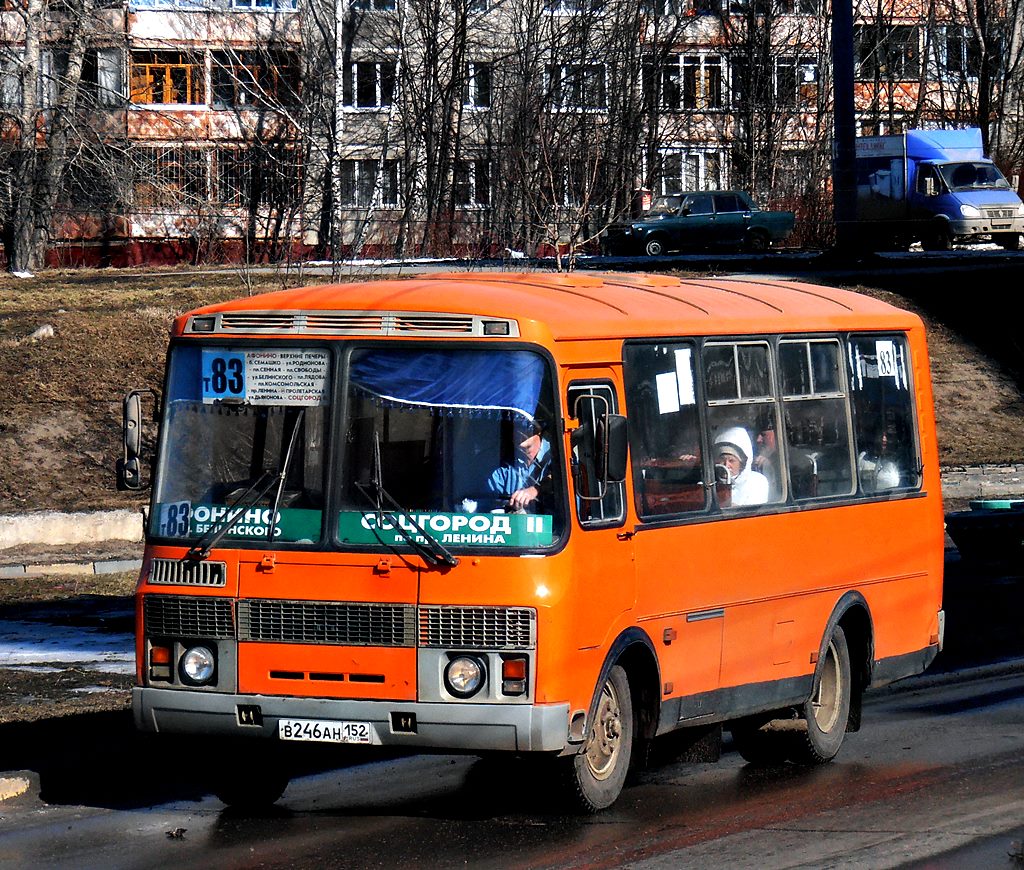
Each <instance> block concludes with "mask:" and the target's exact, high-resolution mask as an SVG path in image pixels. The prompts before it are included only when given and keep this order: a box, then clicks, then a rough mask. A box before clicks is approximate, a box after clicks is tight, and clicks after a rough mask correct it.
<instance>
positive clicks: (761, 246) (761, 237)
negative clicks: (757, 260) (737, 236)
mask: <svg viewBox="0 0 1024 870" xmlns="http://www.w3.org/2000/svg"><path fill="white" fill-rule="evenodd" d="M770 244H771V240H770V239H769V238H768V234H767V233H766V232H764V231H763V230H751V231H750V232H749V233H747V244H746V248H747V250H748V251H750V252H751V253H752V254H760V253H762V252H763V251H767V250H768V248H769V246H770Z"/></svg>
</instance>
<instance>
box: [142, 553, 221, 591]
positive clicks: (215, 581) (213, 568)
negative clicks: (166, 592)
mask: <svg viewBox="0 0 1024 870" xmlns="http://www.w3.org/2000/svg"><path fill="white" fill-rule="evenodd" d="M227 568H228V566H227V565H226V564H225V563H224V562H194V561H191V560H190V561H187V562H182V561H181V559H154V560H153V561H152V562H151V563H150V566H149V579H148V581H147V582H149V583H153V584H155V585H165V586H223V585H224V584H225V582H226V581H227Z"/></svg>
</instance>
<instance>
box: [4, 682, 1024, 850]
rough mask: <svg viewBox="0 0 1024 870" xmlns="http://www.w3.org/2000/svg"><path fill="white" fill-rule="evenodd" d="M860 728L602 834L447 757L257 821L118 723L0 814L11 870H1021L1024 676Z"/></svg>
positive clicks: (715, 782) (313, 788)
mask: <svg viewBox="0 0 1024 870" xmlns="http://www.w3.org/2000/svg"><path fill="white" fill-rule="evenodd" d="M864 720H865V723H864V730H862V731H861V732H860V733H858V734H852V735H849V736H848V738H847V742H846V744H845V745H844V747H843V750H842V751H841V753H840V756H839V758H838V759H837V760H836V761H835V762H833V763H832V764H830V765H826V766H824V767H821V768H817V769H813V770H804V769H800V768H795V767H792V766H788V765H787V766H781V767H775V768H756V767H751V766H749V765H746V764H744V763H743V762H742V760H741V759H740V758H739V756H738V755H736V754H735V753H734V752H731V751H729V748H728V745H727V747H726V749H727V751H726V752H725V754H724V755H723V758H722V761H721V762H720V763H719V764H717V765H712V764H706V765H705V764H697V765H693V764H681V763H674V762H671V761H669V762H665V763H662V764H660V765H658V766H656V767H655V768H653V769H652V770H649V771H647V772H646V773H644V774H642V775H641V777H640V780H639V782H638V783H637V784H636V785H634V786H632V787H629V788H627V789H626V791H625V792H624V793H623V795H622V798H621V799H620V800H619V802H618V803H617V804H616V805H615V806H614V807H613V808H612V809H611V810H609V811H607V812H605V813H603V814H600V815H597V816H593V817H576V816H568V815H564V814H560V813H559V812H558V810H557V808H552V807H545V806H544V804H543V797H544V796H543V795H542V794H540V793H538V789H537V784H536V783H535V782H532V781H531V780H530V777H529V776H528V769H525V768H520V767H518V766H517V765H515V764H510V763H508V762H498V761H490V760H478V759H474V758H459V757H444V756H414V757H410V758H401V759H386V758H381V759H380V760H378V761H376V762H374V763H369V764H366V763H357V764H352V765H351V766H348V767H343V768H340V769H337V770H332V771H328V772H322V773H318V774H315V775H310V776H304V777H301V778H298V779H296V780H294V781H293V782H292V784H291V785H290V786H289V788H288V791H287V792H286V793H285V796H284V798H282V800H281V801H280V803H279V806H278V807H277V808H276V809H275V810H274V811H273V812H271V813H268V814H265V815H262V816H257V817H252V816H246V815H244V814H238V813H236V812H234V811H230V810H226V809H225V808H224V807H223V805H222V804H221V803H220V802H219V801H218V800H217V799H216V798H214V797H212V796H209V795H205V794H203V789H202V786H201V785H200V784H199V781H198V778H197V777H198V773H199V772H200V771H201V769H202V761H203V758H204V746H203V741H197V740H192V741H189V742H187V743H186V742H178V743H176V744H174V745H173V746H170V747H169V746H168V745H167V744H166V743H161V744H160V749H159V751H157V749H158V747H157V744H155V743H153V742H152V741H151V740H150V741H147V740H142V739H139V738H134V739H128V738H127V737H126V735H125V734H124V733H119V732H121V731H122V729H123V727H124V723H123V722H119V721H117V719H116V717H111V718H109V719H108V721H107V723H106V726H105V728H104V727H101V728H99V729H96V728H95V723H92V725H86V724H82V729H81V730H80V731H79V732H78V734H77V735H76V734H75V733H74V732H71V733H64V734H57V733H54V734H51V735H44V736H45V737H48V739H49V741H50V745H51V746H52V748H53V751H54V752H55V753H57V754H60V753H61V752H64V753H69V754H71V755H74V756H76V757H80V758H81V761H82V765H81V767H80V770H79V771H78V775H77V776H72V775H65V778H64V780H63V781H62V780H61V778H60V777H59V776H58V775H57V774H56V773H52V772H51V773H50V774H47V773H45V772H44V774H43V775H42V783H41V785H42V799H41V798H40V797H39V794H38V793H37V792H35V791H33V792H32V793H29V794H26V795H23V796H22V797H18V798H14V799H12V800H8V801H6V802H4V803H3V804H0V867H25V866H49V867H63V866H67V867H72V866H73V867H76V868H86V867H105V868H106V867H154V866H158V865H159V866H165V865H168V864H173V865H176V866H179V867H189V866H203V867H255V866H261V867H325V866H330V867H345V868H347V867H352V868H356V867H395V868H400V867H401V868H408V867H464V866H472V867H482V868H490V867H494V868H499V867H501V868H505V867H523V868H545V867H581V868H582V867H587V868H592V867H594V868H600V867H620V866H630V867H638V868H668V867H684V866H692V867H707V866H732V867H757V868H759V870H767V868H781V867H873V868H874V867H895V866H903V865H913V864H914V862H917V861H922V860H924V859H926V858H930V859H931V861H930V863H927V864H922V865H920V866H934V867H954V866H955V867H971V866H976V867H992V866H1007V867H1012V866H1014V865H1013V863H1012V862H1011V859H1010V858H1009V857H1008V855H1007V853H1008V852H1009V851H1010V849H1011V842H1012V840H1014V839H1015V838H1019V837H1020V829H1021V826H1022V825H1024V673H1020V672H1017V673H1011V674H1008V675H1005V676H1001V677H989V678H984V679H971V680H966V681H956V682H952V683H949V684H940V685H933V686H925V687H923V688H920V689H917V690H903V691H885V690H883V691H880V692H875V693H872V695H871V696H870V697H869V699H868V700H867V703H866V705H865V717H864ZM7 736H9V735H7ZM253 748H254V752H253V763H254V764H258V763H259V745H258V744H254V747H253ZM168 749H170V750H171V751H170V752H168V751H167V750H168ZM90 756H92V757H91V758H90ZM353 757H354V756H352V755H350V756H349V758H353ZM143 765H145V769H143V768H142V766H143ZM147 770H148V771H149V772H151V774H152V776H151V775H150V773H147ZM161 773H163V774H164V778H165V782H163V783H162V784H161V785H159V786H157V785H156V784H155V783H154V782H153V777H155V776H159V775H160V774H161ZM1015 832H1016V833H1015ZM979 850H982V851H979ZM1000 853H1001V854H1002V855H1003V856H1006V857H1005V862H1006V863H1005V864H1002V863H996V864H993V863H991V862H992V855H993V854H1000ZM972 855H973V856H974V858H973V859H972V858H971V856H972ZM972 860H973V861H977V862H978V863H972ZM949 862H952V863H949Z"/></svg>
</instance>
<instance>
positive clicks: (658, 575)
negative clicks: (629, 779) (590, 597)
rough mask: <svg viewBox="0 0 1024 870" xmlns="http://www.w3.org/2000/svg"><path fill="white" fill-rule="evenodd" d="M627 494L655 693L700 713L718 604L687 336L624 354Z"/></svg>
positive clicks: (719, 621)
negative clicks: (634, 517)
mask: <svg viewBox="0 0 1024 870" xmlns="http://www.w3.org/2000/svg"><path fill="white" fill-rule="evenodd" d="M624 357H625V371H626V374H625V379H626V405H627V414H628V417H629V436H630V452H631V461H632V470H633V491H634V497H635V500H636V511H637V514H638V516H639V518H640V524H639V526H638V528H637V532H636V535H635V537H634V539H633V543H634V552H635V571H636V577H637V620H638V624H639V625H640V626H641V627H642V628H643V629H644V630H645V631H646V632H647V634H648V636H649V637H650V638H651V640H652V642H653V643H654V645H655V649H656V650H657V652H658V657H659V662H660V666H661V682H662V694H663V696H678V695H680V694H685V695H687V696H698V697H697V698H696V699H695V701H694V704H693V707H694V709H688V710H685V711H681V717H682V718H691V717H695V716H702V715H706V714H707V713H710V712H713V711H712V710H710V709H707V708H706V705H707V703H708V701H707V700H706V699H705V700H703V701H702V700H701V699H700V697H699V696H700V695H701V694H702V693H706V692H713V691H714V690H715V689H717V688H718V687H719V679H720V669H721V660H722V639H723V631H724V622H725V611H724V609H723V607H722V606H721V597H720V595H719V590H718V584H717V583H716V582H715V577H714V575H713V574H710V573H709V566H710V565H711V563H712V562H713V558H712V555H713V554H712V553H711V552H710V550H709V548H708V546H707V543H706V538H707V534H706V532H707V529H708V524H707V523H695V522H693V520H695V519H699V518H700V517H702V516H706V515H707V511H708V508H709V502H710V493H711V486H710V485H709V483H708V480H707V478H708V472H706V470H705V465H706V463H705V461H704V458H703V457H704V456H705V454H706V450H707V448H706V446H705V444H704V443H703V442H704V435H703V432H702V427H701V425H700V414H699V412H698V405H697V391H696V389H695V368H696V350H695V346H694V344H693V342H688V341H662V342H650V343H644V344H631V345H627V346H626V348H625V351H624Z"/></svg>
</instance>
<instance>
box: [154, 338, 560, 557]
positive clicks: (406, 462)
mask: <svg viewBox="0 0 1024 870" xmlns="http://www.w3.org/2000/svg"><path fill="white" fill-rule="evenodd" d="M331 369H332V354H331V352H330V351H329V350H327V349H326V348H322V347H321V348H296V347H293V346H289V347H259V348H251V347H245V348H238V347H232V348H228V347H198V346H179V347H176V348H174V350H173V352H172V354H171V362H170V372H169V377H168V385H167V402H166V409H165V413H164V420H163V438H162V451H161V455H160V458H159V464H158V468H157V473H156V479H155V483H154V509H153V511H152V512H151V516H150V521H149V531H150V534H151V535H153V536H155V537H160V538H174V539H177V540H180V541H181V543H188V544H189V545H190V546H194V547H195V546H198V545H200V544H201V543H203V542H204V538H205V539H206V541H205V542H206V543H208V541H209V538H210V537H212V536H217V535H218V533H222V534H221V535H220V537H223V538H224V539H225V540H226V541H228V542H229V543H232V542H233V543H238V542H244V541H248V542H252V543H267V542H270V541H273V542H276V543H303V544H313V543H316V542H319V541H320V540H321V538H322V537H323V535H324V533H327V534H328V535H330V534H334V533H336V534H337V536H338V539H339V540H340V542H341V544H342V546H344V545H346V544H350V545H358V546H360V547H362V546H371V547H375V548H379V547H385V548H394V547H396V546H399V547H412V548H413V549H414V550H415V549H416V545H417V543H424V540H423V539H424V538H426V541H425V543H427V544H430V545H433V544H441V545H442V546H443V547H445V548H449V549H457V548H460V547H461V548H466V547H469V548H476V547H488V548H492V547H521V548H527V549H534V548H544V547H549V546H551V545H552V544H554V543H555V541H556V540H557V539H558V538H559V536H560V535H561V533H562V529H563V526H564V518H563V513H564V508H563V505H564V503H565V493H564V482H561V481H562V478H563V476H562V475H560V474H559V473H557V471H556V468H557V463H558V458H557V440H553V426H552V424H553V419H554V418H553V416H552V410H551V409H552V408H554V407H555V401H554V393H553V389H552V386H551V384H552V378H551V374H550V371H549V366H548V364H547V362H546V361H545V360H544V358H543V357H541V356H540V355H538V354H536V353H532V352H529V351H522V350H491V349H487V350H463V349H458V350H456V349H452V350H446V349H445V350H438V349H430V350H423V349H416V350H407V349H396V348H393V347H387V348H385V347H375V348H372V349H371V348H356V349H353V350H352V352H351V354H350V358H349V364H348V366H347V367H346V371H347V373H348V377H347V383H345V384H343V385H342V387H341V393H340V396H339V400H337V401H332V396H331V383H332V377H331ZM338 401H341V411H342V414H341V418H340V426H341V427H342V428H341V430H340V431H341V432H342V433H343V435H342V436H341V437H340V438H338V439H337V440H338V445H337V448H336V449H335V450H334V451H333V455H335V456H336V457H338V460H337V461H338V463H339V464H338V466H337V468H336V469H335V470H334V472H333V474H332V473H331V469H330V468H328V451H327V449H326V446H325V445H326V443H327V440H328V431H329V429H330V427H331V425H332V423H331V409H332V405H336V404H337V403H338ZM332 478H333V479H334V480H335V482H336V483H335V486H336V489H337V491H338V493H339V496H338V502H337V506H338V508H339V510H338V512H337V514H336V515H335V519H334V521H333V523H331V524H329V525H328V526H325V521H324V510H325V505H326V498H325V493H326V492H327V491H328V490H329V488H330V486H331V484H330V483H329V480H331V479H332ZM228 524H230V525H229V526H228V528H227V531H224V528H223V527H224V526H225V525H228ZM410 538H411V540H410ZM417 539H419V540H417ZM431 539H432V540H431ZM200 549H201V547H200Z"/></svg>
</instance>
